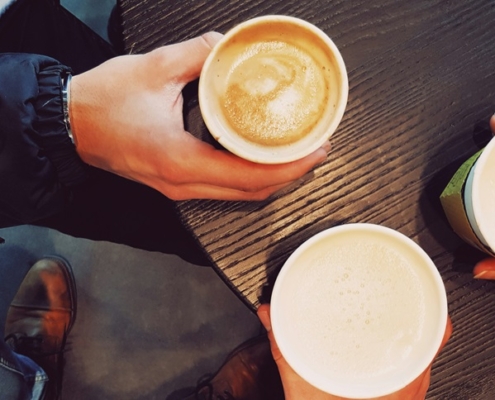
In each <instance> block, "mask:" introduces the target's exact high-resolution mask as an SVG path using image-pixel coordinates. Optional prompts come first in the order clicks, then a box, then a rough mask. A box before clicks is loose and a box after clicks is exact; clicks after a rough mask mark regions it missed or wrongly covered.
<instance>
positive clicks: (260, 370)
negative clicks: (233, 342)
mask: <svg viewBox="0 0 495 400" xmlns="http://www.w3.org/2000/svg"><path fill="white" fill-rule="evenodd" d="M187 399H199V400H231V399H232V400H234V399H235V400H283V399H284V392H283V388H282V382H281V380H280V375H279V372H278V369H277V365H276V364H275V361H274V360H273V357H272V353H271V351H270V344H269V342H268V338H267V337H266V336H265V335H263V336H258V337H256V338H253V339H250V340H248V341H247V342H245V343H243V344H241V345H240V346H239V347H237V348H236V349H235V350H234V351H233V352H232V353H230V355H229V356H228V357H227V359H226V361H225V362H224V364H223V365H222V366H221V367H220V369H219V370H218V372H217V373H216V374H215V375H214V376H213V377H212V378H210V379H205V380H202V381H201V382H200V383H199V385H198V387H197V388H196V391H195V393H194V395H192V396H190V397H188V398H187Z"/></svg>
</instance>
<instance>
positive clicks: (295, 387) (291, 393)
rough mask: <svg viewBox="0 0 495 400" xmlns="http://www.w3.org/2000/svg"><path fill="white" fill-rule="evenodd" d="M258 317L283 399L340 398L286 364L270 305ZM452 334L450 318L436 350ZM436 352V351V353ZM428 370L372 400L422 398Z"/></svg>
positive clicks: (428, 378) (332, 399)
mask: <svg viewBox="0 0 495 400" xmlns="http://www.w3.org/2000/svg"><path fill="white" fill-rule="evenodd" d="M258 317H259V319H260V320H261V323H262V324H263V326H264V327H265V329H266V330H267V332H268V338H269V340H270V346H271V349H272V354H273V358H274V359H275V362H276V363H277V366H278V370H279V372H280V377H281V379H282V384H283V386H284V392H285V399H286V400H301V399H311V400H339V399H340V400H342V399H343V398H342V397H337V396H333V395H331V394H328V393H324V392H322V391H320V390H318V389H316V388H315V387H313V386H311V385H310V384H309V383H307V382H306V381H304V380H303V379H302V378H301V377H300V376H299V375H297V374H296V373H295V371H294V370H293V369H292V368H291V367H290V366H289V364H287V362H286V361H285V359H284V358H283V357H282V354H281V353H280V350H279V349H278V346H277V343H275V339H274V337H273V332H272V330H271V322H270V306H269V305H268V304H263V305H261V306H260V307H259V308H258ZM451 334H452V323H451V321H450V318H449V319H448V320H447V327H446V328H445V335H444V338H443V341H442V344H441V346H440V349H439V350H438V352H440V351H441V350H442V348H443V347H444V346H445V344H446V343H447V341H448V340H449V338H450V335H451ZM437 354H438V353H437ZM430 372H431V365H430V366H429V367H428V368H427V369H426V371H425V372H424V373H423V374H421V375H420V376H419V377H418V378H416V380H414V381H413V382H412V383H410V384H409V385H408V386H406V387H405V388H404V389H402V390H400V391H399V392H396V393H393V394H391V395H389V396H384V397H380V398H375V399H374V400H419V399H424V398H425V395H426V392H427V390H428V387H429V385H430Z"/></svg>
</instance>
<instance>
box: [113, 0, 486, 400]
mask: <svg viewBox="0 0 495 400" xmlns="http://www.w3.org/2000/svg"><path fill="white" fill-rule="evenodd" d="M121 6H122V8H123V20H124V29H125V42H126V48H127V50H128V51H132V52H134V53H139V52H145V51H148V50H151V49H153V48H155V47H157V46H160V45H164V44H167V43H172V42H176V41H181V40H184V39H188V38H191V37H194V36H197V35H199V34H201V33H203V32H206V31H208V30H218V31H220V32H225V31H226V30H228V29H229V28H231V27H232V26H234V25H235V24H237V23H239V22H241V21H244V20H246V19H248V18H251V17H254V16H258V15H264V14H287V15H293V16H297V17H300V18H303V19H306V20H308V21H310V22H312V23H314V24H316V25H317V26H319V27H320V28H321V29H323V30H324V31H325V32H326V33H327V34H328V35H329V36H330V37H331V38H332V39H333V40H334V41H335V43H336V44H337V46H338V47H339V48H340V50H341V52H342V55H343V57H344V60H345V62H346V65H347V68H348V73H349V83H350V94H349V103H348V107H347V110H346V113H345V116H344V119H343V121H342V123H341V125H340V127H339V129H338V131H337V132H336V133H335V135H334V136H333V138H332V146H333V149H332V152H331V154H330V155H329V157H328V160H327V161H326V162H325V163H324V164H322V165H320V166H319V167H317V168H316V169H315V170H314V171H313V173H312V174H310V175H309V176H307V177H306V179H305V180H303V181H300V182H297V183H296V184H294V185H292V186H291V187H290V188H288V189H286V190H285V191H284V192H283V193H279V194H278V195H276V196H273V198H271V199H269V200H267V201H263V202H257V203H243V202H220V201H187V202H181V203H179V204H178V210H179V213H180V215H181V217H182V219H183V221H184V223H185V224H186V226H187V227H188V228H189V229H190V230H191V232H192V233H193V234H194V236H195V237H196V238H197V239H198V241H199V242H200V244H201V245H202V247H203V248H204V249H205V251H206V252H207V254H208V255H209V257H210V258H211V260H212V262H213V263H214V265H215V267H216V268H217V271H218V272H219V274H220V275H221V276H222V278H223V279H224V280H225V281H226V283H227V284H228V285H230V286H231V287H232V289H233V290H234V291H236V292H237V293H238V294H239V295H240V297H241V298H242V299H243V300H244V301H246V304H248V306H250V307H251V308H253V309H254V308H256V306H257V305H258V304H259V302H260V301H262V300H267V299H268V298H269V297H268V296H269V293H270V287H271V285H272V284H273V281H274V279H275V277H276V273H277V271H278V270H279V268H280V267H281V266H282V264H283V263H284V261H285V260H286V259H287V257H288V256H289V255H290V253H291V252H292V251H293V250H294V249H295V248H296V247H297V246H298V245H299V244H301V243H302V242H303V241H305V240H306V239H308V238H309V237H311V236H312V235H314V234H315V233H317V232H319V231H321V230H323V229H325V228H329V227H331V226H334V225H338V224H343V223H351V222H371V223H376V224H381V225H385V226H388V227H391V228H394V229H397V230H399V231H400V232H402V233H404V234H406V235H407V236H409V237H411V238H412V239H413V240H415V241H416V242H417V243H419V244H420V245H421V246H422V247H423V248H424V249H425V250H426V252H427V253H428V254H429V255H430V256H431V257H432V259H433V260H434V262H435V263H436V265H437V266H438V268H439V270H440V272H441V274H442V276H443V279H444V282H445V285H446V288H447V292H448V299H449V307H450V314H451V317H452V320H453V323H454V335H453V337H452V339H451V341H450V342H449V344H448V345H447V347H446V348H445V350H444V352H443V353H442V354H441V356H440V357H439V358H438V359H437V360H436V362H435V364H434V369H433V374H432V384H431V388H430V391H429V395H428V398H429V399H494V398H495V380H494V378H495V335H493V333H492V331H493V328H494V325H495V283H493V282H485V281H477V280H474V279H473V278H472V274H471V271H472V268H473V266H474V264H475V263H476V262H477V261H478V260H479V259H480V258H481V257H483V255H482V254H481V253H479V252H477V251H476V250H473V249H471V248H470V247H469V246H467V245H466V244H464V243H463V242H462V241H461V240H460V239H459V238H458V237H457V236H456V235H455V234H454V233H453V232H452V230H451V229H450V227H449V226H448V224H447V222H446V219H445V217H444V214H443V211H442V209H441V207H440V203H439V200H438V197H439V195H440V192H441V191H442V189H443V187H444V186H445V185H446V183H447V182H448V180H449V178H450V177H451V175H452V174H453V172H454V171H455V170H456V168H457V167H458V166H459V165H460V164H461V163H462V162H463V161H464V160H465V159H466V158H468V157H469V156H470V155H471V154H473V153H474V152H476V151H477V150H478V149H479V148H481V147H482V146H483V145H484V144H486V143H487V141H488V140H489V138H490V137H491V135H490V132H489V128H488V119H489V117H490V116H491V114H492V113H493V112H495V76H494V75H495V68H494V66H495V44H494V41H493V38H494V36H495V23H494V22H495V2H494V1H492V0H471V1H469V2H463V1H445V0H436V1H435V0H431V1H429V0H422V1H414V2H411V1H406V0H373V1H352V2H351V1H344V0H342V1H321V0H320V1H306V2H300V1H294V0H288V1H257V0H252V1H248V0H238V1H222V0H220V1H182V2H179V1H168V0H145V1H138V0H121ZM185 97H186V113H185V116H186V126H187V127H188V129H189V130H190V131H191V132H192V133H193V134H195V135H197V136H198V137H201V138H203V139H204V140H211V138H210V137H209V135H208V132H207V131H206V128H205V126H204V124H203V122H202V119H201V116H200V113H199V109H198V106H197V98H196V97H195V93H194V86H192V89H191V90H190V91H189V92H187V91H186V93H185ZM494 173H495V171H494Z"/></svg>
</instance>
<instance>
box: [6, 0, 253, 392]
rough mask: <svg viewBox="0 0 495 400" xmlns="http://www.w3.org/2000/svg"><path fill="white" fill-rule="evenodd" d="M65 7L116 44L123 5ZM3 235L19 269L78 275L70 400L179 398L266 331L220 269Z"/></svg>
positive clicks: (96, 2) (38, 231)
mask: <svg viewBox="0 0 495 400" xmlns="http://www.w3.org/2000/svg"><path fill="white" fill-rule="evenodd" d="M62 4H63V5H64V6H66V7H67V8H68V9H69V10H70V11H72V12H73V13H74V14H76V16H78V17H80V19H81V20H83V21H84V22H86V23H87V24H88V25H89V26H90V27H91V28H93V29H94V30H95V31H96V32H97V33H99V34H100V35H101V36H103V37H104V38H107V37H106V21H107V18H108V15H109V13H110V11H111V9H112V7H113V4H115V0H105V1H103V0H91V1H90V0H62ZM0 237H3V238H5V240H6V243H5V244H3V245H1V247H0V251H2V254H3V255H4V256H5V255H6V254H7V255H9V256H11V261H12V262H13V263H18V264H19V265H27V263H29V262H32V261H33V260H36V259H38V258H41V257H42V256H43V255H46V254H58V255H61V256H63V257H65V258H66V259H67V260H69V261H70V263H71V265H72V267H73V269H74V273H75V275H76V281H77V290H78V315H77V321H76V324H75V326H74V328H73V330H72V332H71V334H70V336H69V346H68V352H67V353H66V361H67V362H66V368H65V376H64V387H63V397H62V398H63V399H70V400H83V399H84V400H87V399H98V400H105V399H109V400H112V399H118V400H126V399H129V400H131V399H132V400H141V399H143V400H144V399H146V400H151V399H162V400H163V399H167V398H170V395H171V394H172V393H173V392H174V391H176V390H179V389H181V388H184V387H188V386H193V385H194V384H195V383H196V381H197V380H198V379H199V378H200V377H201V376H203V375H204V374H206V373H211V372H214V371H215V370H216V368H217V367H219V366H220V364H221V362H222V361H223V360H224V358H225V356H226V355H227V354H228V353H229V352H230V351H231V350H232V349H233V348H234V347H235V346H237V345H238V344H240V343H242V342H243V341H244V340H246V339H248V338H250V337H253V336H255V335H256V334H258V332H259V329H260V325H259V322H258V320H257V318H256V316H255V315H254V314H253V313H252V312H251V311H250V310H249V309H248V308H247V307H246V306H245V305H244V304H243V303H242V302H241V301H240V300H239V299H238V298H237V297H236V296H235V295H234V294H233V293H232V292H231V291H230V289H228V288H227V286H226V285H225V284H224V283H223V282H222V281H221V279H220V278H219V277H218V276H217V275H216V273H215V272H214V271H213V270H212V269H211V268H207V267H200V266H196V265H193V264H189V263H187V262H185V261H183V260H182V259H180V258H178V257H177V256H174V255H167V254H162V253H155V252H147V251H142V250H138V249H133V248H130V247H127V246H123V245H117V244H113V243H108V242H94V241H90V240H85V239H78V238H74V237H71V236H67V235H64V234H61V233H59V232H57V231H53V230H49V229H45V228H38V227H32V226H20V227H15V228H7V229H0Z"/></svg>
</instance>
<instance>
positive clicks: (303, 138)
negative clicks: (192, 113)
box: [199, 15, 349, 164]
mask: <svg viewBox="0 0 495 400" xmlns="http://www.w3.org/2000/svg"><path fill="white" fill-rule="evenodd" d="M348 91H349V85H348V79H347V72H346V67H345V64H344V61H343V59H342V56H341V54H340V52H339V50H338V49H337V47H336V46H335V44H334V43H333V42H332V40H331V39H330V38H329V37H328V36H327V35H326V34H325V33H324V32H323V31H321V30H320V29H319V28H317V27H316V26H314V25H312V24H310V23H308V22H306V21H303V20H301V19H298V18H294V17H288V16H280V15H271V16H263V17H258V18H254V19H251V20H248V21H246V22H244V23H241V24H240V25H238V26H236V27H235V28H233V29H232V30H230V31H229V32H227V34H226V35H225V36H224V37H223V38H222V39H221V40H220V42H219V43H218V44H217V45H216V46H215V47H214V48H213V50H212V51H211V53H210V55H209V56H208V58H207V59H206V61H205V64H204V66H203V69H202V72H201V76H200V81H199V104H200V109H201V114H202V116H203V119H204V121H205V124H206V126H207V128H208V130H209V131H210V133H211V134H212V136H213V137H214V138H215V139H216V140H217V141H218V142H219V143H220V144H221V145H223V147H225V148H226V149H227V150H229V151H231V152H232V153H234V154H236V155H238V156H240V157H243V158H245V159H247V160H250V161H254V162H257V163H264V164H278V163H285V162H289V161H294V160H297V159H300V158H303V157H304V156H306V155H308V154H310V153H311V152H313V151H315V150H317V149H318V148H319V147H321V145H322V144H323V143H324V142H325V141H326V140H328V138H329V137H330V136H331V135H332V134H333V133H334V132H335V130H336V129H337V127H338V125H339V123H340V121H341V119H342V116H343V114H344V110H345V107H346V104H347V97H348Z"/></svg>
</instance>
